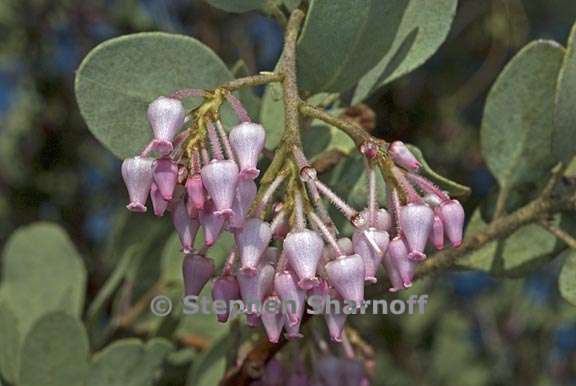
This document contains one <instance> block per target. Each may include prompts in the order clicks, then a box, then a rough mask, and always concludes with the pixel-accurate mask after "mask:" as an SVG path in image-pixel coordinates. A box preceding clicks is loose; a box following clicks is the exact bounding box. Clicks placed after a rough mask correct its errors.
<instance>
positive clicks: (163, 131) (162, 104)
mask: <svg viewBox="0 0 576 386" xmlns="http://www.w3.org/2000/svg"><path fill="white" fill-rule="evenodd" d="M185 117H186V111H185V110H184V106H182V102H180V101H179V100H177V99H173V98H166V97H163V96H161V97H159V98H157V99H156V100H155V101H154V102H152V103H150V105H149V106H148V121H149V122H150V126H152V131H153V132H154V140H153V141H152V146H151V150H154V151H157V152H159V153H160V154H163V155H166V154H169V153H170V152H171V151H172V140H173V139H174V136H175V135H176V133H177V132H178V130H180V128H181V127H182V125H183V124H184V119H185Z"/></svg>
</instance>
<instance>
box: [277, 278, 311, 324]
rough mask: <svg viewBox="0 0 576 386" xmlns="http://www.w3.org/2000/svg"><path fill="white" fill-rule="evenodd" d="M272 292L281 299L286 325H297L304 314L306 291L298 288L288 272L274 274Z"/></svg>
mask: <svg viewBox="0 0 576 386" xmlns="http://www.w3.org/2000/svg"><path fill="white" fill-rule="evenodd" d="M274 290H275V291H276V293H277V294H278V296H279V297H280V299H282V302H283V306H284V308H285V309H286V314H287V315H286V316H287V317H288V323H289V324H290V325H291V326H294V325H296V324H298V323H299V322H300V320H301V318H302V313H303V312H304V301H305V297H306V291H305V290H303V289H302V288H300V287H298V285H297V284H296V277H295V275H294V274H293V273H292V272H290V271H282V272H278V273H276V275H275V277H274Z"/></svg>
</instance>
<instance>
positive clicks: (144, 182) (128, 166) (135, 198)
mask: <svg viewBox="0 0 576 386" xmlns="http://www.w3.org/2000/svg"><path fill="white" fill-rule="evenodd" d="M153 162H154V160H153V159H151V158H145V157H140V156H137V157H134V158H127V159H125V160H124V161H123V162H122V178H123V179H124V184H126V188H127V189H128V195H129V196H130V204H128V205H127V206H126V207H127V208H128V209H129V210H131V211H132V212H146V200H148V194H149V193H150V186H151V185H152V178H153V177H152V163H153Z"/></svg>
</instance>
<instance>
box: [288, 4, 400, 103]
mask: <svg viewBox="0 0 576 386" xmlns="http://www.w3.org/2000/svg"><path fill="white" fill-rule="evenodd" d="M407 6H408V0H388V1H382V0H338V1H334V0H312V2H311V4H310V8H309V10H308V16H307V18H306V22H305V24H304V27H303V30H302V36H301V38H300V41H299V42H298V47H297V55H298V73H299V75H300V78H299V83H300V86H301V88H302V89H303V90H305V91H309V92H312V93H316V92H321V91H334V92H339V91H344V90H347V89H349V88H351V87H352V86H353V85H354V84H355V83H356V82H358V80H360V78H361V77H362V76H363V75H364V74H365V73H366V72H367V71H368V70H370V69H371V68H372V67H374V66H375V65H376V64H377V63H378V62H379V61H380V59H382V57H383V56H384V55H386V53H387V52H388V51H389V50H390V47H391V46H392V42H393V40H394V37H395V36H396V34H397V32H398V28H399V26H400V22H401V20H402V17H403V15H404V13H405V11H406V7H407Z"/></svg>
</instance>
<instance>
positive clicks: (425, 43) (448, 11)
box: [353, 0, 458, 103]
mask: <svg viewBox="0 0 576 386" xmlns="http://www.w3.org/2000/svg"><path fill="white" fill-rule="evenodd" d="M457 5H458V0H436V1H430V0H410V1H409V3H408V6H407V8H406V11H405V12H404V15H403V16H402V21H401V22H400V26H399V27H398V31H397V33H396V35H395V37H394V42H393V43H392V48H391V49H390V50H388V52H386V54H385V55H384V57H383V58H381V60H380V62H379V63H378V64H377V65H376V66H375V67H374V68H372V69H371V70H370V71H369V72H368V73H367V74H366V75H364V76H363V77H362V79H361V80H360V83H359V84H358V87H357V88H356V91H355V94H354V99H353V103H359V102H361V101H362V100H363V99H365V98H366V97H367V96H368V95H370V93H371V92H373V91H374V90H376V89H377V88H379V87H382V86H384V85H386V84H388V83H390V82H392V81H393V80H395V79H398V78H399V77H401V76H403V75H405V74H407V73H409V72H411V71H413V70H414V69H416V68H417V67H419V66H421V65H422V64H424V62H426V60H428V59H429V58H430V57H431V56H432V55H433V54H434V53H435V52H436V50H438V48H439V47H440V45H441V44H442V43H443V42H444V40H445V39H446V37H447V36H448V32H449V31H450V26H451V25H452V20H453V19H454V15H455V13H456V7H457Z"/></svg>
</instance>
